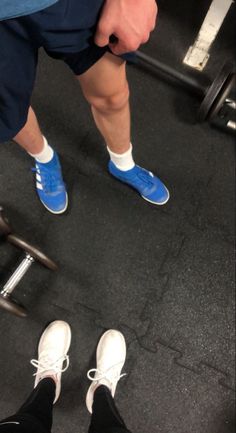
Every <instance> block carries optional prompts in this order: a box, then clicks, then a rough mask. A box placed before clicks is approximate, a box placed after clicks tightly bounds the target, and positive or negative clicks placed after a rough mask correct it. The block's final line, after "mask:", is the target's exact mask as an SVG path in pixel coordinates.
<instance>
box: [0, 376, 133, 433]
mask: <svg viewBox="0 0 236 433" xmlns="http://www.w3.org/2000/svg"><path fill="white" fill-rule="evenodd" d="M54 398H55V383H54V381H53V379H50V378H46V379H43V380H41V382H39V384H38V386H37V387H36V388H35V389H34V390H33V392H32V393H31V394H30V396H29V398H28V399H27V400H26V402H25V403H24V404H23V406H22V407H21V408H20V409H19V410H18V412H16V414H15V415H13V416H11V417H8V418H6V419H4V420H2V421H0V433H50V432H51V428H52V412H53V400H54ZM89 433H130V432H129V430H127V428H126V426H125V423H124V421H123V419H122V418H121V416H120V414H119V412H118V410H117V409H116V406H115V403H114V400H113V398H112V396H111V393H110V391H109V389H108V388H107V387H106V386H103V385H101V386H99V387H98V388H97V389H96V391H95V393H94V402H93V414H92V418H91V423H90V427H89Z"/></svg>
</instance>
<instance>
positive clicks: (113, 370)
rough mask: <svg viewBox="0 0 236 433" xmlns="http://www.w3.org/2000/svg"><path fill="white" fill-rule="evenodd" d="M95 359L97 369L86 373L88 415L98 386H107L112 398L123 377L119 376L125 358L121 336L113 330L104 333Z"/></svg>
mask: <svg viewBox="0 0 236 433" xmlns="http://www.w3.org/2000/svg"><path fill="white" fill-rule="evenodd" d="M96 358H97V367H96V368H93V369H92V370H89V371H88V373H87V377H88V378H89V379H90V380H92V383H91V385H90V387H89V390H88V392H87V396H86V406H87V409H88V411H89V412H90V413H92V406H93V396H94V392H95V390H96V389H97V388H98V386H100V385H105V386H107V387H108V388H109V389H110V391H111V395H112V397H114V395H115V391H116V387H117V383H118V381H119V380H120V378H121V377H123V376H125V374H121V370H122V368H123V365H124V363H125V358H126V344H125V339H124V337H123V335H122V334H121V333H120V332H119V331H115V330H114V329H110V330H109V331H107V332H105V334H103V336H102V337H101V339H100V341H99V343H98V347H97V354H96ZM91 373H95V374H94V376H91Z"/></svg>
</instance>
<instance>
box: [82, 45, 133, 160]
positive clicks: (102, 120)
mask: <svg viewBox="0 0 236 433" xmlns="http://www.w3.org/2000/svg"><path fill="white" fill-rule="evenodd" d="M78 79H79V81H80V84H81V86H82V90H83V93H84V96H85V97H86V99H87V100H88V102H89V103H90V104H91V108H92V113H93V117H94V120H95V123H96V125H97V127H98V129H99V131H100V132H101V134H102V135H103V137H104V139H105V142H106V144H107V146H108V147H109V149H110V150H111V151H113V152H115V153H118V154H122V153H124V152H126V151H127V150H129V148H130V109H129V86H128V82H127V79H126V67H125V62H124V61H123V60H122V59H120V58H119V57H115V56H113V55H112V54H109V53H107V54H105V55H104V56H103V57H102V58H101V59H100V60H99V61H98V62H97V63H95V65H94V66H92V67H91V68H90V69H89V70H88V71H87V72H86V73H85V74H83V75H80V76H78Z"/></svg>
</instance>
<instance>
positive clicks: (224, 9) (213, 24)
mask: <svg viewBox="0 0 236 433" xmlns="http://www.w3.org/2000/svg"><path fill="white" fill-rule="evenodd" d="M232 3H233V0H213V1H212V3H211V6H210V8H209V10H208V13H207V15H206V17H205V19H204V21H203V23H202V26H201V28H200V31H199V33H198V35H197V38H196V40H195V42H194V44H193V45H192V46H190V47H189V50H188V52H187V54H186V56H185V58H184V60H183V62H184V63H185V64H186V65H188V66H191V67H192V68H195V69H198V70H203V69H204V67H205V66H206V63H207V61H208V59H209V57H210V54H209V50H210V48H211V45H212V44H213V42H214V40H215V38H216V36H217V34H218V32H219V30H220V28H221V25H222V23H223V21H224V19H225V17H226V15H227V13H228V10H229V8H230V6H231V4H232ZM196 7H197V3H196Z"/></svg>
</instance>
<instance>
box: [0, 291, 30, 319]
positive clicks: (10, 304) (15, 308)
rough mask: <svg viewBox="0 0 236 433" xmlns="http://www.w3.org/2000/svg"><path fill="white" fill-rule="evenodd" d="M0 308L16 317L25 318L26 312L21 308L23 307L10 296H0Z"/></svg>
mask: <svg viewBox="0 0 236 433" xmlns="http://www.w3.org/2000/svg"><path fill="white" fill-rule="evenodd" d="M0 308H3V309H4V310H6V311H8V312H9V313H11V314H14V315H15V316H18V317H26V316H27V310H26V309H25V308H24V307H23V305H20V304H19V303H18V302H17V301H16V300H15V299H14V298H13V297H12V296H11V295H9V296H3V295H1V294H0Z"/></svg>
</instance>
